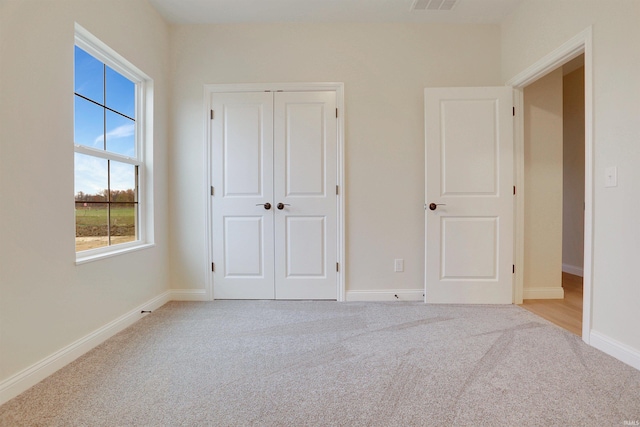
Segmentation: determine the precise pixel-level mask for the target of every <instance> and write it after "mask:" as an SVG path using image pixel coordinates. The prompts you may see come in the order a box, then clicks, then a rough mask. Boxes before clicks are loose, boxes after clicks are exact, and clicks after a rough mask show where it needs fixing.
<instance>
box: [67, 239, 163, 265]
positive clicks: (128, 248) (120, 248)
mask: <svg viewBox="0 0 640 427" xmlns="http://www.w3.org/2000/svg"><path fill="white" fill-rule="evenodd" d="M154 246H155V244H154V243H142V244H141V243H140V242H139V241H135V242H131V243H121V244H118V245H112V246H108V247H107V248H109V251H105V249H107V248H98V249H90V250H87V251H80V252H76V265H81V264H86V263H88V262H93V261H98V260H101V259H104V258H110V257H114V256H118V255H123V254H128V253H129V252H135V251H141V250H143V249H149V248H153V247H154Z"/></svg>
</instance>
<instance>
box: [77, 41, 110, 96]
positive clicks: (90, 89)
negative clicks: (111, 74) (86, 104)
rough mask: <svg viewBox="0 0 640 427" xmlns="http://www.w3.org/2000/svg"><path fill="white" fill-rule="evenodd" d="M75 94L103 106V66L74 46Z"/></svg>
mask: <svg viewBox="0 0 640 427" xmlns="http://www.w3.org/2000/svg"><path fill="white" fill-rule="evenodd" d="M74 64H75V85H74V86H75V89H74V90H75V92H76V93H79V94H80V95H82V96H86V97H87V98H89V99H92V100H94V101H96V102H98V103H100V104H104V89H103V88H104V64H103V63H102V62H101V61H98V60H97V59H95V58H94V57H93V56H91V55H89V54H88V53H87V52H85V51H84V50H82V49H80V48H79V47H78V46H76V50H75V60H74Z"/></svg>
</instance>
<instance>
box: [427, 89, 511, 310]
mask: <svg viewBox="0 0 640 427" xmlns="http://www.w3.org/2000/svg"><path fill="white" fill-rule="evenodd" d="M512 107H513V102H512V90H511V88H508V87H485V88H429V89H425V138H426V142H425V157H426V159H425V162H426V172H425V180H426V181H425V201H426V203H425V232H426V244H425V247H426V273H425V301H426V302H428V303H477V304H511V303H512V300H513V297H512V281H513V275H512V268H513V267H512V265H513V209H514V198H513V182H514V181H513V115H512Z"/></svg>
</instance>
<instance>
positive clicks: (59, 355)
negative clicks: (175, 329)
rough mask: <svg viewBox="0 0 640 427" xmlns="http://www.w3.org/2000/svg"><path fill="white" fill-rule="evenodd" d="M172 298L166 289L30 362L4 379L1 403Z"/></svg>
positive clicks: (0, 396) (0, 385) (0, 394)
mask: <svg viewBox="0 0 640 427" xmlns="http://www.w3.org/2000/svg"><path fill="white" fill-rule="evenodd" d="M170 300H171V292H170V291H166V292H164V293H162V294H160V295H158V296H157V297H155V298H152V299H151V300H149V301H147V302H146V303H144V304H141V305H139V306H138V307H136V308H134V309H133V310H131V311H129V312H128V313H126V314H124V315H122V316H120V317H118V318H117V319H115V320H113V321H111V322H109V323H107V324H106V325H104V326H102V327H101V328H98V329H96V330H95V331H93V332H91V333H90V334H88V335H86V336H84V337H82V338H80V339H79V340H76V341H74V342H73V343H71V344H69V345H67V346H66V347H64V348H62V349H60V350H58V351H56V352H55V353H53V354H51V355H50V356H48V357H45V358H44V359H42V360H41V361H39V362H37V363H35V364H33V365H31V366H29V367H28V368H26V369H23V370H22V371H20V372H18V373H17V374H15V375H13V376H11V377H9V378H7V379H6V380H4V381H2V382H1V383H0V405H1V404H3V403H5V402H7V401H8V400H10V399H13V398H14V397H16V396H17V395H19V394H20V393H22V392H23V391H25V390H27V389H28V388H30V387H32V386H34V385H35V384H37V383H39V382H40V381H42V380H43V379H45V378H47V377H48V376H49V375H51V374H53V373H54V372H56V371H57V370H59V369H61V368H63V367H64V366H66V365H68V364H69V363H71V362H73V361H74V360H76V359H77V358H78V357H80V356H82V355H83V354H85V353H86V352H88V351H89V350H91V349H93V348H95V347H97V346H98V345H100V344H102V343H103V342H104V341H106V340H107V339H109V338H111V337H112V336H114V335H115V334H117V333H118V332H120V331H122V330H123V329H125V328H127V327H129V326H131V325H132V324H133V323H135V322H136V321H138V320H140V319H141V318H142V317H144V316H146V315H147V314H146V313H145V314H143V313H142V311H153V310H155V309H157V308H160V307H161V306H163V305H164V304H166V303H167V302H168V301H170Z"/></svg>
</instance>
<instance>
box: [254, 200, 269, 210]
mask: <svg viewBox="0 0 640 427" xmlns="http://www.w3.org/2000/svg"><path fill="white" fill-rule="evenodd" d="M256 206H264V208H265V210H269V209H271V203H269V202H267V203H264V204H263V203H256Z"/></svg>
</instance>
